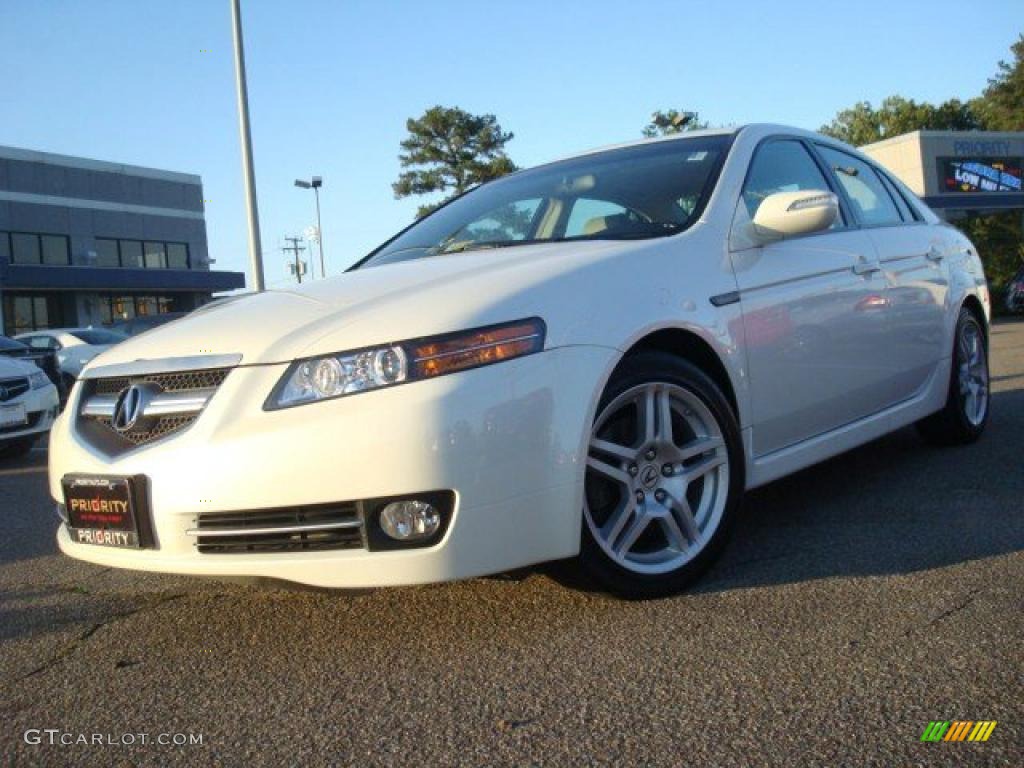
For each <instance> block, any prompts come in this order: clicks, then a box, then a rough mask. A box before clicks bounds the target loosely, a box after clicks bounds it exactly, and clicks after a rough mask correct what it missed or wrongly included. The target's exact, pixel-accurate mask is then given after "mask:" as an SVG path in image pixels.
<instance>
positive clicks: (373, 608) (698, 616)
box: [0, 323, 1024, 768]
mask: <svg viewBox="0 0 1024 768" xmlns="http://www.w3.org/2000/svg"><path fill="white" fill-rule="evenodd" d="M992 346H993V349H992V361H993V364H992V373H993V393H994V394H993V399H992V418H991V423H990V425H989V429H988V431H987V433H986V434H985V436H984V437H983V439H982V440H981V441H980V442H979V443H978V444H977V445H974V446H971V447H967V448H955V449H936V448H932V447H929V446H927V445H926V444H925V443H923V442H922V441H921V440H920V439H919V438H918V437H917V435H916V433H915V432H914V431H913V430H912V429H907V430H902V431H900V432H898V433H896V434H893V435H890V436H888V437H886V438H883V439H881V440H879V441H876V442H874V443H872V444H870V445H867V446H864V447H862V448H860V449H858V450H856V451H853V452H851V453H848V454H846V455H844V456H841V457H838V458H836V459H833V460H832V461H829V462H827V463H826V464H824V465H821V466H818V467H815V468H813V469H810V470H807V471H804V472H802V473H799V474H798V475H796V476H794V477H791V478H787V479H785V480H782V481H780V482H777V483H774V484H772V485H770V486H768V487H765V488H763V489H760V490H759V491H757V492H755V493H753V494H752V495H751V496H750V497H749V499H748V501H747V503H746V504H745V507H744V510H743V514H742V520H741V524H740V526H739V529H738V531H737V535H736V537H735V538H734V540H733V542H732V544H731V546H730V547H729V549H728V552H727V553H726V555H725V556H724V558H723V559H722V560H721V561H720V563H719V564H718V565H717V566H716V567H715V568H714V569H713V570H712V571H711V573H710V574H708V576H707V577H706V578H705V580H704V581H703V582H701V584H700V585H699V586H698V587H696V588H695V589H693V590H692V591H690V592H688V593H686V594H683V595H680V596H678V597H674V598H670V599H664V600H659V601H651V602H633V603H630V602H622V601H618V600H615V599H613V598H610V597H607V596H605V595H602V594H598V593H592V592H589V591H587V590H586V589H584V588H583V587H582V585H580V584H578V583H576V582H575V580H574V579H573V578H572V575H571V572H569V571H566V569H564V568H559V567H555V568H551V567H547V568H538V569H531V570H529V571H525V572H521V573H516V574H508V575H504V576H501V577H495V578H487V579H477V580H473V581H468V582H463V583H457V584H448V585H437V586H429V587H419V588H409V589H387V590H378V591H374V592H366V593H361V594H350V593H331V592H319V591H300V590H290V589H283V588H280V587H278V586H262V587H253V586H240V585H234V584H224V583H221V582H216V581H207V580H197V579H188V578H180V577H172V576H158V575H147V574H139V573H132V572H123V571H115V570H111V569H103V568H99V567H96V566H92V565H87V564H84V563H80V562H76V561H73V560H70V559H67V558H65V557H63V556H61V555H60V554H59V553H58V552H57V549H56V545H55V543H54V529H55V525H56V521H55V517H54V514H53V510H52V505H51V503H50V501H49V499H48V498H47V493H46V487H45V485H46V484H45V477H46V469H45V463H46V456H45V452H44V450H37V451H36V452H34V453H33V454H32V455H31V456H30V457H29V458H28V459H26V460H22V461H16V462H6V463H4V464H0V520H2V523H3V535H2V536H0V762H2V763H3V764H4V765H10V764H16V765H59V766H73V765H122V764H123V765H129V764H141V765H160V766H172V765H188V766H191V765H207V764H218V765H358V766H368V765H396V766H398V765H400V766H415V767H416V768H423V766H434V765H438V766H441V765H444V766H447V765H452V766H455V765H459V766H462V765H538V766H540V765H544V766H569V765H614V766H631V765H637V766H682V765H736V766H760V765H785V766H798V765H829V766H857V765H879V766H909V765H1005V766H1020V765H1022V764H1024V722H1022V719H1024V551H1022V550H1024V323H1007V324H1002V325H997V326H996V327H995V328H994V329H993V335H992ZM933 720H942V721H945V720H950V721H952V720H972V721H978V720H995V721H997V723H998V724H997V726H996V727H995V729H994V731H993V732H992V735H991V736H990V738H989V740H988V741H987V742H984V743H970V742H940V743H924V742H921V740H920V738H921V734H922V733H923V731H924V730H925V728H926V726H927V725H928V723H929V722H930V721H933ZM83 739H84V740H85V742H87V743H82V742H83ZM143 739H145V741H146V743H142V741H143ZM182 739H185V740H186V743H185V744H178V745H175V744H173V743H171V744H160V743H157V741H158V740H163V741H171V742H173V741H174V740H178V741H181V740H182ZM189 739H191V740H192V741H193V742H194V741H196V740H201V743H198V744H197V743H191V744H190V743H187V740H189ZM97 740H98V741H99V742H100V743H95V742H96V741H97ZM126 741H128V742H134V743H128V744H125V743H124V742H126ZM51 742H52V743H51ZM62 742H63V743H62ZM111 742H112V743H111Z"/></svg>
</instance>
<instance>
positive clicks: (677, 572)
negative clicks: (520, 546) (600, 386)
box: [580, 352, 744, 598]
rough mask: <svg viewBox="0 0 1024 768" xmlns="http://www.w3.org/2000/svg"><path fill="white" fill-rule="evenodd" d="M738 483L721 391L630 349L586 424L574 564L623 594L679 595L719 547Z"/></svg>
mask: <svg viewBox="0 0 1024 768" xmlns="http://www.w3.org/2000/svg"><path fill="white" fill-rule="evenodd" d="M743 487H744V465H743V449H742V442H741V439H740V431H739V427H738V425H737V422H736V418H735V415H734V414H733V412H732V409H731V408H730V406H729V404H728V402H727V401H726V399H725V397H724V396H723V394H722V392H721V391H720V390H719V388H718V387H717V386H716V385H715V384H714V382H713V381H712V380H711V379H710V378H709V377H708V376H707V375H705V374H704V373H703V372H702V371H701V370H700V369H698V368H696V367H695V366H693V365H692V364H690V363H688V362H686V361H684V360H680V359H678V358H676V357H673V356H671V355H667V354H664V353H658V352H643V353H640V354H637V355H636V356H634V357H632V358H629V359H627V360H626V361H625V362H624V363H623V364H622V365H621V366H620V368H619V370H618V371H616V373H615V374H614V375H613V376H612V379H611V381H610V382H609V384H608V387H607V389H606V390H605V393H604V395H603V397H602V398H601V402H600V403H599V406H598V411H597V417H596V418H595V420H594V424H593V428H592V430H591V436H590V443H589V446H588V453H587V468H586V479H585V485H584V500H583V531H582V540H581V547H580V563H581V565H582V566H583V569H584V571H585V572H586V573H587V574H589V575H590V576H591V577H592V578H593V579H595V580H596V581H597V582H598V583H599V584H600V585H601V586H603V587H604V588H606V589H608V590H609V591H611V592H614V593H616V594H618V595H621V596H623V597H630V598H645V597H660V596H663V595H667V594H672V593H674V592H678V591H679V590H681V589H683V588H684V587H685V586H686V585H688V584H689V583H691V582H692V581H694V580H695V579H696V578H697V577H698V576H700V575H701V574H702V573H703V572H704V571H705V570H707V568H708V567H709V566H710V565H711V563H712V562H713V561H714V559H715V558H716V557H717V555H718V554H719V552H720V551H721V549H722V546H723V545H724V543H725V540H726V538H727V537H728V533H729V530H730V528H731V525H732V520H733V518H734V516H735V513H736V509H737V507H738V505H739V501H740V497H741V496H742V493H743Z"/></svg>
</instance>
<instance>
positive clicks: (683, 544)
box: [658, 515, 690, 552]
mask: <svg viewBox="0 0 1024 768" xmlns="http://www.w3.org/2000/svg"><path fill="white" fill-rule="evenodd" d="M658 522H659V523H660V524H661V529H662V531H664V532H665V538H666V539H667V540H668V544H669V546H670V547H675V548H676V549H677V550H679V551H680V552H682V551H683V550H684V549H686V548H687V547H688V546H689V543H690V542H689V541H688V540H687V537H686V534H685V533H683V532H682V530H681V529H680V528H679V523H678V522H677V521H676V518H675V517H674V516H673V515H666V516H664V517H661V518H658Z"/></svg>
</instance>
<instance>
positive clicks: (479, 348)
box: [410, 317, 545, 379]
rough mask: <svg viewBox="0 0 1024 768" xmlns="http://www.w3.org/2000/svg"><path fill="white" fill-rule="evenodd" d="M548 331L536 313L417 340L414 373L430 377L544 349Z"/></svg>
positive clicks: (412, 349) (413, 355) (413, 364)
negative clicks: (502, 322)
mask: <svg viewBox="0 0 1024 768" xmlns="http://www.w3.org/2000/svg"><path fill="white" fill-rule="evenodd" d="M544 332H545V328H544V321H543V320H541V319H540V318H539V317H535V318H531V319H529V320H518V321H516V322H514V323H507V324H505V325H495V326H490V327H488V328H477V329H474V330H472V331H466V332H463V333H458V334H453V335H451V336H444V337H439V338H433V339H429V340H427V341H424V342H422V343H414V344H413V345H411V348H410V351H411V354H410V357H411V358H412V375H413V377H414V378H422V379H430V378H433V377H435V376H442V375H444V374H446V373H455V372H456V371H464V370H466V369H468V368H479V367H480V366H482V365H490V364H491V363H499V362H501V361H503V360H509V359H511V358H513V357H522V356H523V355H529V354H532V353H534V352H540V351H541V350H542V349H544Z"/></svg>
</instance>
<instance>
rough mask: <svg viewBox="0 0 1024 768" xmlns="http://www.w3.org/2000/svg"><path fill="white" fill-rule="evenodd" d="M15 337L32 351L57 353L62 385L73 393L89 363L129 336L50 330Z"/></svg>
mask: <svg viewBox="0 0 1024 768" xmlns="http://www.w3.org/2000/svg"><path fill="white" fill-rule="evenodd" d="M14 338H16V339H17V340H18V341H20V342H21V343H22V344H27V345H28V346H30V347H32V349H39V350H47V351H49V352H53V353H54V356H55V358H56V361H57V370H58V371H59V372H60V376H61V384H62V385H63V386H64V388H65V390H69V389H70V388H71V386H72V385H73V384H74V383H75V379H76V378H77V377H78V374H80V373H81V372H82V369H83V368H84V367H85V365H86V363H88V362H89V361H90V360H92V359H93V358H94V357H96V355H98V354H100V353H101V352H105V351H106V350H108V349H110V348H111V347H112V346H114V345H115V344H120V343H121V342H122V341H124V340H125V339H126V338H128V337H127V336H126V335H125V334H123V333H118V332H116V331H108V330H106V329H104V328H49V329H46V330H39V331H30V332H29V333H22V334H19V335H17V336H15V337H14Z"/></svg>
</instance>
